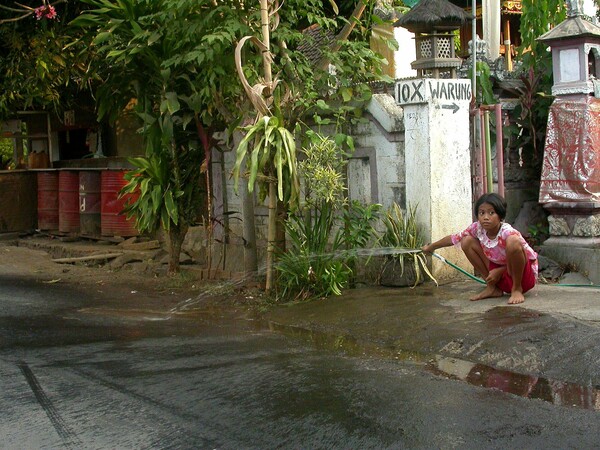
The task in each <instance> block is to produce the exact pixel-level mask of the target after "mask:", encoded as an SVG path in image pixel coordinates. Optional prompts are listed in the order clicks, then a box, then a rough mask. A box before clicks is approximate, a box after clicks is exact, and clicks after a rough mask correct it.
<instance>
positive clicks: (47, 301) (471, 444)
mask: <svg viewBox="0 0 600 450" xmlns="http://www.w3.org/2000/svg"><path fill="white" fill-rule="evenodd" d="M110 300H111V301H113V302H114V300H115V299H110ZM0 386H1V387H2V389H1V390H0V448H3V449H23V448H27V449H34V448H94V449H105V448H106V449H109V448H110V449H115V448H118V449H121V448H152V449H154V448H156V449H168V448H184V449H187V448H190V449H192V448H193V449H204V448H206V449H214V448H219V449H234V448H235V449H238V448H257V449H258V448H260V449H265V448H293V449H299V448H310V449H319V448H323V449H325V448H327V449H330V448H344V449H359V448H360V449H364V448H428V449H429V448H595V447H598V446H599V445H600V431H599V430H600V413H599V412H596V411H592V410H586V409H582V408H570V407H564V406H556V405H553V404H550V403H548V402H544V401H541V400H529V399H526V398H521V397H518V396H514V395H509V394H505V393H502V392H498V391H496V390H492V389H486V388H481V387H476V386H472V385H469V384H467V383H465V382H462V381H456V380H451V379H446V378H443V377H440V376H437V375H435V374H433V373H431V372H429V371H427V370H426V369H425V367H424V366H423V365H422V364H417V363H414V362H411V361H399V360H390V359H378V358H367V357H364V358H361V357H347V356H344V355H343V354H341V353H331V352H328V351H325V350H320V349H316V348H313V347H311V346H310V345H309V344H308V343H306V342H303V341H301V340H297V339H294V338H291V337H286V336H285V335H282V334H277V333H273V332H271V331H269V330H268V329H267V328H266V327H263V326H261V325H258V324H254V323H249V322H247V321H241V320H233V319H226V318H222V317H221V318H218V317H207V316H202V315H195V316H174V317H168V316H167V315H165V314H158V313H156V312H144V311H142V310H136V311H134V312H129V313H123V312H122V311H117V310H116V309H115V308H114V307H111V308H108V307H105V306H104V304H103V302H102V299H101V298H98V297H97V296H96V297H94V299H93V300H92V299H90V298H89V297H88V296H87V295H86V293H85V292H79V291H72V290H66V289H65V288H64V287H61V286H58V285H39V284H35V283H30V282H28V281H27V280H14V279H3V278H0Z"/></svg>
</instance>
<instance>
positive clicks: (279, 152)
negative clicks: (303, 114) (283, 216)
mask: <svg viewBox="0 0 600 450" xmlns="http://www.w3.org/2000/svg"><path fill="white" fill-rule="evenodd" d="M243 130H244V131H245V132H246V135H245V136H244V138H243V139H242V141H241V142H240V145H239V146H238V148H237V154H236V161H235V166H234V169H233V177H234V189H235V191H236V192H237V191H238V187H239V178H240V171H241V169H242V166H243V164H244V161H245V162H246V171H247V176H248V191H249V192H253V191H254V186H255V185H258V186H259V187H260V191H261V192H266V191H267V189H266V186H267V185H268V183H270V182H275V181H276V182H277V197H278V198H279V200H281V201H283V200H284V195H285V193H286V192H289V202H290V205H295V204H296V203H297V201H298V193H299V191H300V181H299V180H298V171H297V160H296V142H295V140H294V135H293V134H292V133H291V132H290V131H289V130H288V129H286V128H285V127H284V126H283V125H282V124H281V123H280V120H279V119H278V118H277V117H271V116H264V117H262V118H260V119H259V120H258V122H256V124H254V125H252V126H249V127H245V128H243ZM263 200H264V199H263Z"/></svg>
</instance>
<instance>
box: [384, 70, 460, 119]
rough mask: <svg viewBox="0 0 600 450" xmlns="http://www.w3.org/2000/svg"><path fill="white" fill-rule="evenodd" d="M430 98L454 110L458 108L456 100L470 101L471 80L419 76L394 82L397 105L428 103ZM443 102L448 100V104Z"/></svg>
mask: <svg viewBox="0 0 600 450" xmlns="http://www.w3.org/2000/svg"><path fill="white" fill-rule="evenodd" d="M430 100H438V101H440V102H441V103H442V105H441V107H442V108H448V109H452V110H453V112H456V111H457V110H458V108H459V105H458V104H457V103H456V102H463V101H464V102H467V103H468V102H470V101H471V82H470V81H469V80H456V79H452V80H443V79H434V78H420V79H415V80H407V81H398V82H397V83H396V103H398V104H399V105H410V104H415V103H428V102H429V101H430ZM444 102H448V105H446V104H444Z"/></svg>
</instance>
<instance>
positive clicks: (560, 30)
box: [538, 16, 600, 42]
mask: <svg viewBox="0 0 600 450" xmlns="http://www.w3.org/2000/svg"><path fill="white" fill-rule="evenodd" d="M584 36H591V37H597V38H600V27H599V26H598V25H595V24H593V23H592V22H590V21H588V20H585V19H584V18H583V17H581V16H575V17H568V18H567V19H566V20H564V21H562V22H561V23H559V24H558V25H557V26H555V27H554V28H552V29H551V30H550V31H548V32H547V33H546V34H543V35H542V36H540V37H539V38H538V40H539V41H542V42H552V41H559V40H564V39H572V38H574V37H584Z"/></svg>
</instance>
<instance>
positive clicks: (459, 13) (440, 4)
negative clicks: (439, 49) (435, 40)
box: [394, 0, 472, 33]
mask: <svg viewBox="0 0 600 450" xmlns="http://www.w3.org/2000/svg"><path fill="white" fill-rule="evenodd" d="M471 19H472V17H471V16H470V15H469V14H467V12H465V10H464V9H462V8H461V7H459V6H456V5H453V4H452V3H450V2H449V1H448V0H421V1H420V2H419V4H418V5H416V6H415V7H414V8H412V9H411V10H410V11H409V12H407V13H406V14H404V15H403V16H402V17H401V18H400V19H398V20H397V21H396V22H395V23H394V26H395V27H402V28H406V29H407V30H408V31H411V32H413V33H427V32H430V31H433V30H436V31H442V30H455V29H457V28H459V27H460V26H461V25H463V24H464V23H465V22H467V21H468V20H471Z"/></svg>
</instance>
